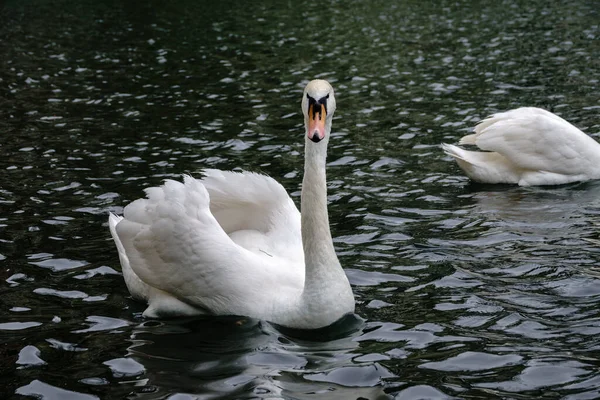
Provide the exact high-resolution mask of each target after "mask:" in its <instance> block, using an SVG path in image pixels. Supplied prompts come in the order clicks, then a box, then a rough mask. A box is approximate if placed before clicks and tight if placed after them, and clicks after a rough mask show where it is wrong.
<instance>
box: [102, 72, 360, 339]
mask: <svg viewBox="0 0 600 400" xmlns="http://www.w3.org/2000/svg"><path fill="white" fill-rule="evenodd" d="M335 108H336V103H335V97H334V93H333V88H332V87H331V85H330V84H329V83H328V82H326V81H323V80H314V81H311V82H310V83H309V84H308V85H307V86H306V88H305V90H304V93H303V96H302V111H303V114H304V122H305V166H304V179H303V182H302V197H301V209H302V214H301V215H300V213H299V212H298V209H297V208H296V206H295V205H294V203H293V201H292V199H291V198H290V197H289V196H288V194H287V193H286V191H285V189H284V188H283V186H281V185H280V184H279V183H278V182H276V181H275V180H274V179H272V178H270V177H267V176H265V175H260V174H255V173H249V172H241V173H239V172H227V171H220V170H205V171H204V172H203V174H204V178H202V179H194V178H192V177H190V176H186V177H185V178H184V181H183V183H180V182H177V181H173V180H168V181H166V182H165V183H164V184H163V185H162V186H160V187H151V188H149V189H146V194H147V198H145V199H139V200H136V201H134V202H132V203H131V204H129V205H128V206H127V207H125V210H124V216H123V217H119V216H116V215H114V214H111V215H110V216H109V227H110V231H111V234H112V237H113V239H114V241H115V244H116V246H117V250H118V253H119V258H120V261H121V266H122V269H123V275H124V278H125V282H126V284H127V287H128V289H129V291H130V292H131V294H132V295H133V297H135V298H137V299H140V300H144V301H146V302H147V303H148V308H147V309H146V311H145V312H144V315H145V316H147V317H164V316H176V315H197V314H212V315H244V316H249V317H253V318H258V319H264V320H268V321H271V322H274V323H277V324H280V325H283V326H288V327H294V328H303V329H313V328H320V327H324V326H327V325H330V324H331V323H333V322H335V321H337V320H338V319H340V318H341V317H342V316H344V315H345V314H347V313H352V312H353V311H354V297H353V294H352V289H351V287H350V284H349V282H348V279H347V277H346V275H345V273H344V270H343V269H342V267H341V265H340V263H339V261H338V258H337V256H336V254H335V251H334V247H333V242H332V238H331V233H330V230H329V218H328V213H327V183H326V176H325V162H326V152H327V144H328V142H329V135H330V132H331V123H332V116H333V113H334V112H335Z"/></svg>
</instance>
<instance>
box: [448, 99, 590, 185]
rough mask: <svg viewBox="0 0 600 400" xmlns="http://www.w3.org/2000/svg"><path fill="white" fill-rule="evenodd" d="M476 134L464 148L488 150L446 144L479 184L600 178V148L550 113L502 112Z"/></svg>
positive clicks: (464, 142)
mask: <svg viewBox="0 0 600 400" xmlns="http://www.w3.org/2000/svg"><path fill="white" fill-rule="evenodd" d="M474 131H475V133H473V134H470V135H467V136H464V137H463V138H461V139H460V141H459V144H461V145H475V146H477V147H478V148H479V149H481V150H485V152H481V151H469V150H464V149H462V148H460V147H457V146H454V145H451V144H446V143H443V144H442V149H443V150H444V152H445V153H446V154H448V155H450V156H452V157H454V159H456V161H457V163H458V165H459V166H460V168H461V169H462V170H463V171H464V172H465V173H466V174H467V176H469V178H471V179H473V180H474V181H477V182H482V183H516V184H518V185H520V186H533V185H561V184H565V183H570V182H577V181H587V180H592V179H600V144H598V143H597V142H596V141H595V140H594V139H592V138H591V137H589V136H588V135H586V134H585V133H583V132H582V131H581V130H579V129H577V128H576V127H575V126H573V125H571V124H570V123H569V122H567V121H565V120H564V119H562V118H561V117H559V116H558V115H555V114H553V113H551V112H549V111H546V110H542V109H540V108H535V107H521V108H517V109H514V110H510V111H506V112H502V113H497V114H494V115H492V116H490V117H488V118H486V119H484V120H483V121H481V122H480V123H479V124H478V125H477V126H476V127H475V129H474Z"/></svg>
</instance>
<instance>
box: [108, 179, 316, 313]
mask: <svg viewBox="0 0 600 400" xmlns="http://www.w3.org/2000/svg"><path fill="white" fill-rule="evenodd" d="M147 195H148V198H147V199H139V200H136V201H134V202H133V203H131V204H130V205H128V206H127V207H126V208H125V211H124V219H123V220H122V221H120V222H119V223H118V225H117V227H116V231H117V234H118V236H119V238H120V240H121V243H122V245H123V247H124V249H125V251H126V253H127V256H128V258H129V264H130V266H131V268H132V269H133V271H134V272H135V274H136V275H137V276H138V277H139V278H140V279H141V280H142V281H143V282H145V283H146V284H148V285H150V286H152V287H154V288H158V289H161V290H165V291H168V292H169V293H170V294H171V295H173V296H174V297H176V298H178V299H180V300H182V301H184V302H186V303H188V304H191V305H193V306H195V307H198V308H202V309H205V310H208V311H209V312H212V313H216V314H227V313H231V310H235V312H237V313H243V314H244V315H253V314H254V312H253V310H254V309H255V308H258V307H262V308H264V302H268V301H273V293H265V295H264V296H261V292H260V290H257V288H260V287H262V286H263V285H267V286H268V287H274V288H278V290H281V291H282V293H285V294H286V295H297V293H296V291H298V290H301V288H302V286H303V283H304V279H303V275H304V268H303V263H302V264H300V265H298V264H297V263H294V262H292V263H290V260H282V259H281V258H278V257H276V256H273V255H267V254H255V253H252V252H250V251H248V250H246V249H244V248H243V247H241V246H239V245H237V244H236V243H234V242H233V241H232V240H231V238H230V237H229V236H228V235H227V233H226V232H225V231H224V230H223V228H222V227H221V225H219V222H218V221H217V220H216V219H215V217H214V216H213V215H212V213H211V210H210V201H211V198H210V197H209V193H208V192H207V190H206V188H205V187H204V185H203V182H202V181H199V180H196V179H194V178H192V177H185V179H184V183H183V184H182V183H179V182H176V181H166V182H165V184H164V185H163V186H161V187H159V188H151V189H149V190H147ZM295 290H296V291H295ZM263 297H264V298H263ZM275 298H276V297H275ZM248 299H252V300H250V301H249V300H248ZM230 309H231V310H230Z"/></svg>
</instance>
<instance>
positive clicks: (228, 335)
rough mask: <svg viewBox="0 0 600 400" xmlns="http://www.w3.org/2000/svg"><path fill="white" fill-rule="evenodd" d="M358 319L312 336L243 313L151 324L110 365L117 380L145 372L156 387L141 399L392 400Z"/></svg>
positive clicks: (388, 374)
mask: <svg viewBox="0 0 600 400" xmlns="http://www.w3.org/2000/svg"><path fill="white" fill-rule="evenodd" d="M360 324H361V322H360V321H359V320H355V317H348V318H346V320H345V321H341V322H340V323H337V324H336V325H337V327H330V328H328V329H327V330H323V331H322V332H321V334H320V337H319V340H318V341H315V340H314V339H315V335H316V332H311V331H304V332H302V331H297V330H294V331H291V330H285V329H284V330H283V331H288V332H287V333H282V331H281V330H280V329H277V328H275V327H274V326H272V325H270V324H268V323H265V322H262V321H256V320H251V319H248V318H243V317H239V318H234V317H231V318H229V317H224V318H218V319H215V318H211V319H194V320H189V321H181V320H180V321H167V322H147V323H142V324H140V325H139V326H137V327H136V328H135V329H134V330H133V331H132V334H131V342H132V344H131V346H130V347H129V349H128V350H129V352H128V358H126V359H123V358H119V359H116V360H111V361H110V365H111V369H112V370H113V376H114V377H117V378H120V377H129V378H131V377H132V376H135V375H142V374H143V376H144V378H145V380H144V382H149V383H151V385H150V387H149V386H148V385H146V384H144V385H142V386H141V387H140V390H141V392H140V393H139V396H140V397H142V398H144V396H148V398H155V397H156V396H163V395H167V394H169V393H173V392H178V393H180V394H183V393H188V394H189V395H193V394H202V396H205V397H206V398H227V397H230V398H232V397H235V398H247V397H254V396H255V397H259V398H279V397H280V396H283V397H285V396H287V395H290V396H292V397H295V396H298V395H300V397H299V398H319V396H322V395H324V394H325V393H327V394H328V396H329V395H331V396H332V397H331V398H339V399H342V398H360V397H361V396H363V397H366V398H381V399H384V398H389V396H387V395H385V393H384V391H383V387H384V384H385V381H386V378H390V377H393V376H394V374H393V373H391V372H390V371H388V370H387V369H386V368H385V367H383V366H382V365H380V364H378V363H377V362H376V361H377V359H372V357H366V356H365V355H363V354H362V353H361V351H360V349H359V343H358V342H357V341H356V339H357V338H359V337H360V335H361V331H362V329H360ZM348 330H349V331H348ZM335 332H338V333H335ZM290 333H292V334H293V335H294V336H289V335H290ZM323 335H332V336H330V338H329V339H327V337H326V336H323ZM340 335H341V336H340ZM336 336H337V338H335V337H336ZM326 339H327V340H326ZM134 360H135V361H134ZM352 360H354V361H355V365H353V366H349V365H348V364H349V362H351V361H352ZM149 392H151V393H149ZM302 393H304V395H302Z"/></svg>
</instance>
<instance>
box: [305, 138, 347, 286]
mask: <svg viewBox="0 0 600 400" xmlns="http://www.w3.org/2000/svg"><path fill="white" fill-rule="evenodd" d="M328 128H329V127H328ZM326 135H327V136H326V137H327V138H326V139H325V142H319V143H313V142H311V141H309V140H307V141H306V146H305V166H304V178H303V180H302V200H301V220H302V222H301V226H302V244H303V247H304V257H305V263H306V268H307V271H306V272H307V279H308V278H309V274H308V273H309V272H310V271H309V269H311V268H313V269H314V268H318V267H319V266H327V265H329V266H330V264H332V263H334V264H338V265H339V262H338V260H337V256H336V255H335V250H334V248H333V242H332V238H331V231H330V229H329V215H328V213H327V178H326V174H325V164H326V158H327V142H326V141H327V139H328V136H329V129H327V133H326Z"/></svg>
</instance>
